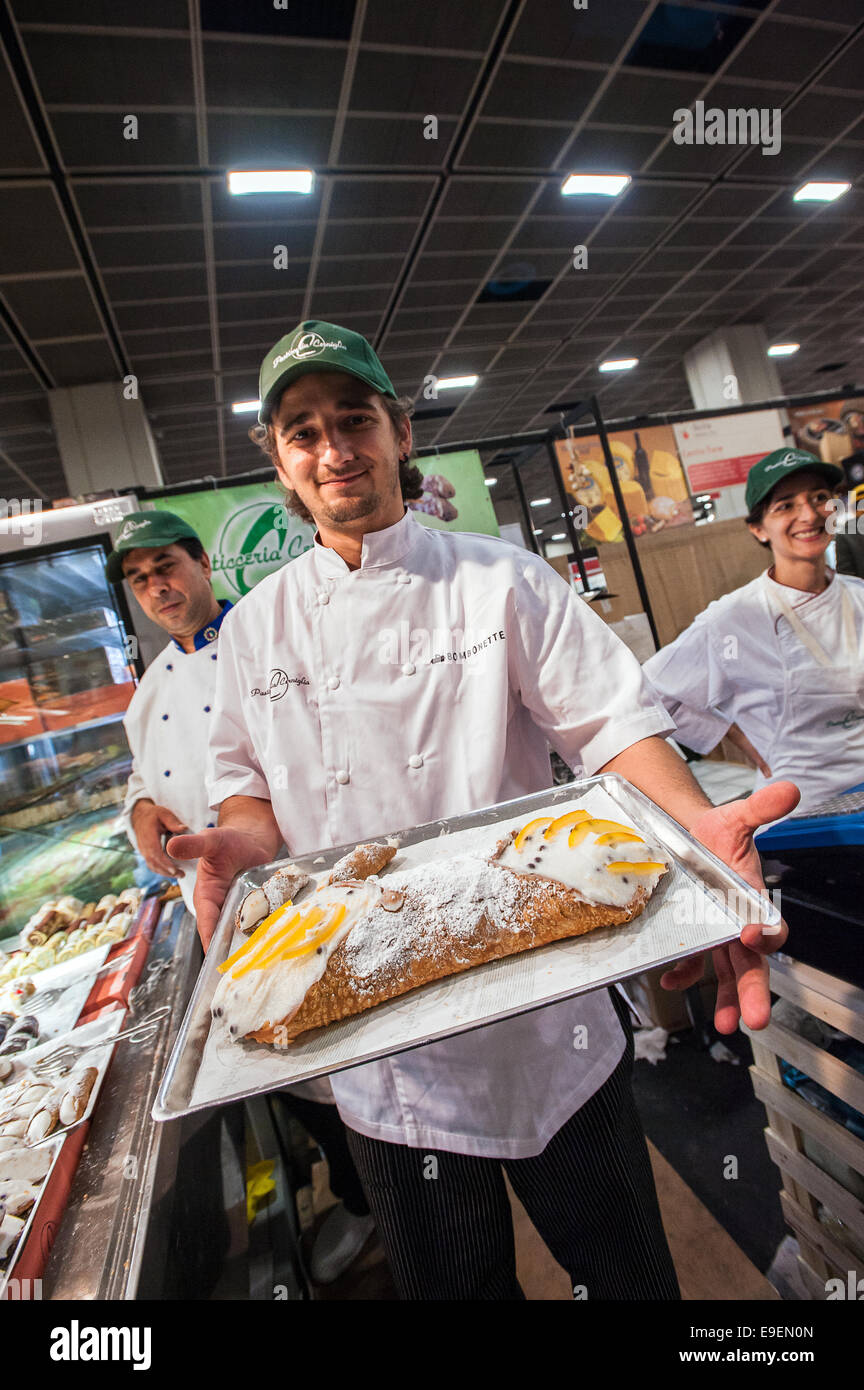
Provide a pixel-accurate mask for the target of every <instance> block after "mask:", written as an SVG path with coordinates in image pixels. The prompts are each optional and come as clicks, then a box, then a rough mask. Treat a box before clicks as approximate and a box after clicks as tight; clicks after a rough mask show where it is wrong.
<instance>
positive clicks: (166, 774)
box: [162, 767, 171, 777]
mask: <svg viewBox="0 0 864 1390" xmlns="http://www.w3.org/2000/svg"><path fill="white" fill-rule="evenodd" d="M162 776H163V777H170V776H171V769H170V767H169V769H168V771H167V772H163V773H162Z"/></svg>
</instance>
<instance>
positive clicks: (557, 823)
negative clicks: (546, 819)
mask: <svg viewBox="0 0 864 1390" xmlns="http://www.w3.org/2000/svg"><path fill="white" fill-rule="evenodd" d="M590 819H591V817H590V815H589V814H588V812H587V811H568V812H567V814H566V816H559V817H558V819H557V820H553V822H552V824H551V825H550V826H548V827H547V829H546V830H544V831H543V839H544V840H554V838H555V836H556V835H557V834H558V833H559V832H560V831H562V830H566V829H567V827H568V825H579V824H580V823H581V822H582V821H586V820H590Z"/></svg>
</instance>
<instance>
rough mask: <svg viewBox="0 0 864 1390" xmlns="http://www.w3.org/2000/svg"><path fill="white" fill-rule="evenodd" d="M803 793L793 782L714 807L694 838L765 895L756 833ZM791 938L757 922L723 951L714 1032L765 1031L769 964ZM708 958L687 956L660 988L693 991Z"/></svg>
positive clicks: (717, 955) (717, 956)
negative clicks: (744, 1027)
mask: <svg viewBox="0 0 864 1390" xmlns="http://www.w3.org/2000/svg"><path fill="white" fill-rule="evenodd" d="M800 799H801V793H800V792H799V790H798V788H797V787H796V786H795V785H794V783H793V782H772V783H771V784H770V786H767V787H760V789H759V790H758V791H756V792H754V793H753V795H752V796H748V797H746V798H745V800H743V801H730V802H729V803H728V804H727V805H726V806H714V807H712V809H711V810H710V811H706V812H705V814H704V815H703V816H702V817H701V818H700V819H699V820H697V821H696V823H695V824H694V825H692V826H691V832H692V834H693V835H694V836H695V837H696V839H697V840H701V842H702V844H703V845H705V846H706V848H708V849H710V850H711V851H712V852H713V853H714V854H716V855H717V858H718V859H722V860H723V862H724V864H728V865H729V867H730V869H734V870H735V872H736V873H737V874H739V875H740V876H741V878H743V879H744V880H745V881H746V882H747V883H749V884H752V886H753V887H754V888H756V889H758V890H759V891H762V890H763V889H764V887H765V885H764V882H763V879H762V869H761V866H760V863H759V855H758V853H757V851H756V847H755V845H754V844H753V835H754V832H755V831H757V830H758V829H759V827H760V826H762V825H767V824H768V823H769V821H775V820H780V819H782V817H783V816H788V815H789V814H790V812H792V811H794V809H795V807H796V806H797V805H798V802H799V801H800ZM787 935H788V928H787V926H786V923H785V922H781V923H780V924H779V926H778V927H764V926H762V925H761V923H759V922H751V923H750V924H749V925H748V926H746V927H745V928H744V930H743V931H742V933H741V935H740V937H739V938H738V940H737V941H731V942H730V943H729V945H728V946H720V947H718V948H717V949H716V950H715V951H714V952H713V953H712V954H713V956H714V969H715V971H716V974H717V1003H716V1005H715V1009H714V1027H715V1028H716V1029H717V1032H718V1033H734V1032H735V1029H736V1028H737V1027H738V1020H739V1018H743V1020H744V1022H745V1024H746V1025H747V1027H748V1028H765V1027H766V1026H767V1024H768V1021H769V1019H770V1017H771V996H770V994H769V990H768V962H767V960H766V959H765V957H766V956H769V955H770V954H771V952H772V951H778V950H779V949H780V947H781V946H782V945H783V944H784V942H785V940H786V937H787ZM703 967H704V955H698V956H687V957H686V959H684V960H680V961H679V962H678V963H677V965H676V966H675V968H674V969H673V970H667V971H666V974H665V975H663V976H662V978H661V980H660V983H661V985H662V986H663V988H664V989H688V988H689V986H690V985H695V984H696V982H697V980H701V978H702V971H703Z"/></svg>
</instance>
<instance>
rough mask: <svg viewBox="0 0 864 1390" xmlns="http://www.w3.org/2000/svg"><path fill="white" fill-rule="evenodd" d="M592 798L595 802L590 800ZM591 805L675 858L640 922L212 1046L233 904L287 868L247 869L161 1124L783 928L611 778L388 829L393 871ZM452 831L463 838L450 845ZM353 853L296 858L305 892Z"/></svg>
mask: <svg viewBox="0 0 864 1390" xmlns="http://www.w3.org/2000/svg"><path fill="white" fill-rule="evenodd" d="M592 802H596V803H597V804H596V806H594V807H592V806H591V803H592ZM585 804H587V805H588V806H589V808H591V809H593V810H594V812H595V814H597V813H599V814H605V815H607V816H609V815H611V816H613V817H615V818H616V819H620V820H624V821H627V822H629V823H631V824H632V825H634V826H635V827H636V828H637V829H638V830H640V831H641V832H642V833H643V834H644V835H645V836H646V838H648V839H650V840H652V841H654V842H655V843H656V844H658V845H659V846H660V847H661V848H662V849H663V850H664V852H665V854H666V857H667V858H668V860H669V861H670V864H671V866H672V867H671V871H670V872H669V873H668V874H667V875H665V877H664V878H663V879H662V880H661V882H660V884H659V885H658V887H657V889H656V890H655V892H654V894H653V896H652V898H651V900H650V902H649V903H648V906H647V907H646V909H645V911H644V912H643V913H642V914H641V915H640V916H639V917H637V918H636V919H635V920H634V921H633V922H630V923H626V924H624V925H623V926H618V927H607V928H601V929H599V930H597V931H593V932H591V933H589V934H587V935H585V936H580V937H574V938H569V939H567V940H564V941H558V942H554V943H552V944H551V945H548V946H541V947H538V948H537V949H535V950H533V951H523V952H521V953H520V954H518V955H514V956H508V957H505V958H504V959H501V960H496V961H489V962H488V963H486V964H485V965H478V966H475V967H474V968H473V969H471V970H468V971H465V972H464V973H462V974H458V975H454V976H451V977H449V978H448V979H445V980H441V981H435V982H433V983H430V984H427V985H423V986H421V987H420V988H419V989H415V990H411V991H410V992H409V993H407V994H404V995H401V996H399V997H398V998H396V999H391V1000H388V1001H386V1002H385V1003H382V1004H379V1005H377V1006H376V1007H375V1008H373V1009H370V1010H367V1011H366V1012H365V1013H361V1014H356V1015H354V1016H353V1017H351V1018H346V1019H342V1020H340V1021H339V1022H336V1023H331V1024H329V1025H328V1026H327V1027H326V1028H320V1029H316V1030H315V1031H314V1032H310V1033H307V1034H305V1035H303V1036H302V1037H301V1038H300V1039H299V1040H298V1041H297V1042H295V1043H292V1044H291V1045H290V1046H289V1047H286V1048H281V1049H277V1048H273V1047H268V1046H266V1045H264V1044H259V1043H254V1042H239V1043H237V1042H235V1043H224V1042H221V1041H220V1042H219V1043H218V1044H217V1043H216V1041H215V1040H214V1039H210V1038H209V1034H210V1023H211V1018H210V1003H211V1000H212V998H213V994H214V992H215V989H216V986H217V984H218V982H219V979H220V976H219V974H218V967H219V965H220V964H221V963H222V961H223V960H225V959H226V957H227V956H228V955H229V954H230V951H231V949H232V942H233V939H234V936H235V929H234V915H235V912H236V911H237V908H238V906H239V904H240V903H241V901H242V900H243V897H244V896H245V894H246V893H247V892H248V891H249V890H250V888H253V887H257V886H259V885H260V884H261V883H263V882H264V880H265V879H266V878H268V877H269V876H270V874H272V873H273V872H274V870H275V869H276V868H277V867H279V865H278V864H268V865H261V866H260V867H258V868H256V869H251V870H248V871H247V872H245V873H243V874H241V875H239V876H238V877H237V878H236V879H235V881H234V883H233V885H232V887H231V889H230V890H229V893H228V896H227V898H226V900H225V903H224V906H223V909H222V913H221V916H220V919H219V923H218V926H217V928H216V931H215V933H214V936H213V940H212V942H211V945H210V949H209V950H208V952H207V956H206V959H205V962H204V966H203V968H202V971H201V974H200V976H199V978H198V982H197V984H196V987H195V991H194V994H193V996H192V999H191V1000H190V1003H189V1007H188V1009H187V1011H186V1016H185V1018H184V1020H183V1023H182V1025H181V1028H180V1031H179V1033H178V1035H177V1039H176V1042H175V1045H174V1050H173V1052H172V1054H171V1058H170V1060H169V1063H168V1068H167V1070H166V1072H165V1076H164V1078H163V1080H162V1084H161V1086H160V1089H159V1093H158V1096H157V1098H156V1103H155V1105H154V1107H153V1118H154V1119H156V1120H168V1119H173V1118H176V1117H178V1116H181V1115H187V1114H190V1113H192V1112H194V1111H196V1110H203V1109H207V1108H208V1107H209V1106H213V1105H220V1104H224V1103H226V1102H228V1101H234V1100H240V1099H242V1098H244V1097H246V1096H251V1095H260V1094H264V1093H266V1092H268V1091H273V1090H278V1089H279V1088H280V1087H282V1086H287V1085H290V1084H291V1083H292V1082H296V1081H304V1080H310V1079H312V1078H313V1077H316V1076H324V1075H327V1074H328V1073H331V1072H335V1071H341V1070H343V1069H345V1068H347V1067H353V1066H358V1065H360V1064H361V1063H363V1062H370V1061H373V1060H374V1059H376V1058H379V1057H386V1056H390V1055H393V1054H394V1053H398V1052H402V1051H405V1050H407V1049H409V1048H412V1047H419V1046H422V1045H423V1044H424V1043H428V1042H433V1041H436V1040H438V1039H440V1038H444V1037H449V1036H451V1035H452V1034H455V1033H462V1032H467V1031H469V1030H470V1029H472V1028H477V1027H481V1026H483V1025H485V1024H489V1023H495V1022H497V1021H499V1020H500V1019H502V1018H507V1017H509V1016H511V1015H514V1014H519V1013H524V1012H526V1011H529V1010H531V1009H535V1008H540V1007H542V1006H543V1005H545V1004H551V1003H554V1002H556V1001H558V1000H561V999H566V998H568V997H570V996H573V995H576V994H581V993H584V992H586V991H588V990H594V989H599V988H601V987H603V986H605V985H609V984H612V983H614V982H615V981H617V980H621V979H625V978H626V977H627V976H628V975H633V974H638V973H640V972H641V971H644V970H648V969H651V968H652V967H654V966H658V965H666V964H668V963H669V962H671V961H674V960H677V959H679V958H680V957H682V956H687V955H691V954H694V953H695V952H698V951H704V950H709V949H710V948H711V947H713V946H718V945H720V944H722V943H723V942H726V941H730V940H733V939H734V938H735V937H737V936H738V935H739V934H740V932H741V928H742V927H743V926H744V925H746V923H748V922H762V923H763V924H764V925H765V926H766V927H771V926H775V927H776V926H777V924H778V923H779V921H780V914H779V912H778V911H777V909H776V908H775V907H774V906H773V904H772V903H771V902H770V900H769V899H768V898H767V896H762V895H760V894H759V893H758V892H757V891H756V890H755V889H754V888H752V887H751V886H750V885H749V884H747V883H745V882H744V880H743V879H741V878H739V876H738V875H737V874H735V873H734V872H733V871H732V870H731V869H729V868H727V866H726V865H725V864H723V863H721V861H720V860H719V859H717V858H716V857H715V856H714V855H713V854H711V853H710V851H708V850H707V849H705V847H704V846H703V845H701V844H699V842H698V841H697V840H694V839H693V837H692V836H691V835H689V834H688V833H687V831H685V830H684V829H683V828H682V827H681V826H680V825H678V823H677V821H674V820H673V819H672V818H671V817H670V816H668V815H667V814H666V813H665V812H664V811H662V810H660V808H659V807H658V806H655V805H654V803H653V802H652V801H650V800H649V799H648V797H646V796H643V795H642V793H641V792H639V791H638V790H637V789H636V788H635V787H632V786H631V785H630V784H629V783H628V782H625V781H624V780H623V778H621V777H618V776H616V775H613V774H604V775H601V776H597V777H591V778H587V779H585V780H583V781H579V782H570V783H567V784H565V785H564V786H560V787H555V788H549V789H547V790H545V791H541V792H535V793H533V794H532V795H530V796H525V797H519V798H518V799H516V800H514V801H508V802H503V803H501V804H499V805H497V806H490V807H487V808H485V809H484V810H480V811H474V812H472V813H471V814H469V815H465V816H457V817H454V818H452V819H449V820H439V821H432V822H430V823H429V824H427V825H421V826H417V827H415V828H413V829H411V830H408V831H397V832H394V833H395V834H396V835H397V836H398V839H399V845H400V849H399V853H398V855H397V857H396V858H395V859H394V860H393V861H392V863H391V865H390V866H389V869H391V870H396V869H399V868H402V867H406V868H407V867H409V866H410V865H411V864H412V863H414V862H422V861H423V860H427V861H428V860H429V859H431V858H435V857H437V855H438V847H439V845H440V843H441V840H442V838H446V841H447V843H446V846H444V845H441V848H442V849H444V848H445V847H446V851H447V853H448V854H456V853H464V852H466V851H467V850H470V849H472V848H473V849H475V851H476V850H480V849H483V848H485V851H486V852H487V853H489V852H491V850H492V848H493V846H494V844H495V841H496V839H497V838H498V836H499V835H500V833H502V832H503V831H505V830H507V829H509V828H510V827H511V826H513V825H515V824H517V823H518V822H519V821H521V820H524V819H526V818H527V817H528V816H529V815H530V814H531V813H532V812H533V813H534V814H535V815H536V814H540V813H541V812H542V811H544V810H546V809H547V808H549V809H551V808H555V810H556V811H558V812H559V813H560V814H563V813H564V811H565V810H568V809H570V808H571V806H576V805H585ZM469 832H470V833H469ZM454 836H455V837H458V840H457V841H456V842H454V840H453V839H452V837H454ZM374 838H375V839H382V838H385V837H384V836H381V835H376V836H375V837H374ZM353 847H354V845H353V843H351V844H348V845H340V846H338V847H337V848H334V849H327V850H322V851H321V852H320V853H318V854H308V855H303V856H298V857H295V858H294V859H293V861H292V862H293V863H295V864H297V865H298V866H300V867H301V868H303V869H304V870H305V871H306V872H307V873H309V874H310V875H312V876H313V882H312V884H310V886H309V888H307V889H306V890H305V892H306V893H307V894H308V893H311V892H312V891H313V890H314V887H315V882H314V879H315V876H317V877H318V878H321V877H322V875H324V874H326V873H327V872H328V871H329V869H330V868H331V867H332V866H333V864H335V862H336V860H337V859H339V858H341V856H342V855H343V854H345V853H346V852H347V851H348V850H350V849H353ZM282 862H286V861H282ZM237 939H238V940H242V939H243V938H242V937H239V936H238V938H237Z"/></svg>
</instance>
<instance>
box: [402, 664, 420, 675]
mask: <svg viewBox="0 0 864 1390" xmlns="http://www.w3.org/2000/svg"><path fill="white" fill-rule="evenodd" d="M416 670H417V667H416V666H415V665H414V662H413V661H406V662H405V665H404V666H403V667H402V674H403V676H413V674H414V672H415V671H416Z"/></svg>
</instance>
